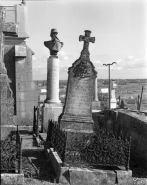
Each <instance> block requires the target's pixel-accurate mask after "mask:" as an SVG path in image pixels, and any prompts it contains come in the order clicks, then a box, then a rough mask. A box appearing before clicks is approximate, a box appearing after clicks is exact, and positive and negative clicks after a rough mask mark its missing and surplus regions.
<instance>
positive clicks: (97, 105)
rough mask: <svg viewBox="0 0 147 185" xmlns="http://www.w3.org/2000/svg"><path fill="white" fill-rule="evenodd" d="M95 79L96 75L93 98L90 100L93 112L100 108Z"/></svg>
mask: <svg viewBox="0 0 147 185" xmlns="http://www.w3.org/2000/svg"><path fill="white" fill-rule="evenodd" d="M97 80H98V78H97V77H96V78H95V81H94V100H93V102H92V111H93V112H97V111H98V110H100V102H99V100H98V91H97V88H98V83H97Z"/></svg>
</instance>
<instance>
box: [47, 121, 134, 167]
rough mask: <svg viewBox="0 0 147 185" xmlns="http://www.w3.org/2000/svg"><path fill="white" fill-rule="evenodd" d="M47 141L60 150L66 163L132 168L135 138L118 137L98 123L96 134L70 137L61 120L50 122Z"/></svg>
mask: <svg viewBox="0 0 147 185" xmlns="http://www.w3.org/2000/svg"><path fill="white" fill-rule="evenodd" d="M47 142H50V144H51V145H52V147H54V150H55V151H57V153H58V155H59V156H60V158H61V160H62V161H63V162H64V164H66V165H69V166H76V167H89V168H97V167H98V166H103V167H106V166H108V167H110V166H113V167H118V166H119V167H123V168H124V167H125V169H126V170H128V169H129V162H130V146H131V138H129V140H127V139H126V138H125V139H124V138H123V136H122V135H121V136H116V135H115V134H113V133H112V132H111V130H110V131H109V132H108V131H107V129H106V128H103V127H100V126H99V125H97V127H96V128H95V131H94V133H91V134H87V135H85V134H77V135H76V132H75V133H73V134H72V137H70V138H68V140H67V133H66V131H64V130H62V129H61V128H60V125H59V124H58V123H57V122H53V121H52V120H50V121H49V125H48V132H47Z"/></svg>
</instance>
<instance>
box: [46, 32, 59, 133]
mask: <svg viewBox="0 0 147 185" xmlns="http://www.w3.org/2000/svg"><path fill="white" fill-rule="evenodd" d="M57 34H58V32H57V30H56V29H52V30H51V35H50V36H51V38H52V40H51V41H45V42H44V45H45V46H46V47H47V48H48V49H49V50H50V55H51V56H50V57H49V58H48V60H47V96H46V100H45V101H44V106H43V126H44V128H45V130H47V128H48V120H49V119H50V120H51V119H52V120H53V121H58V117H59V115H60V114H61V113H62V109H63V106H62V103H61V101H60V100H59V58H58V56H57V53H58V52H59V51H60V49H61V48H62V47H63V43H62V42H60V40H59V39H58V38H57Z"/></svg>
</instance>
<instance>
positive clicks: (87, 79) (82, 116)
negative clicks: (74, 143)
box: [60, 30, 97, 130]
mask: <svg viewBox="0 0 147 185" xmlns="http://www.w3.org/2000/svg"><path fill="white" fill-rule="evenodd" d="M90 34H91V31H88V30H86V31H85V36H82V35H80V37H79V41H84V47H83V50H82V52H81V56H80V58H79V59H78V60H76V61H75V62H74V63H73V64H72V67H70V68H69V69H68V74H69V76H68V83H67V91H66V100H65V105H64V108H63V113H62V115H61V116H60V126H61V128H64V129H76V130H92V129H93V119H92V101H93V90H94V83H95V78H96V77H97V72H96V71H95V70H94V65H93V64H92V62H91V61H90V58H89V55H90V53H89V51H88V49H89V48H88V47H89V42H92V43H94V42H95V37H90Z"/></svg>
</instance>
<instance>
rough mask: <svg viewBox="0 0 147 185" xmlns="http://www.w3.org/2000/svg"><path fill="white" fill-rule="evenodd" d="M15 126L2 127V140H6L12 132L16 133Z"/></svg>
mask: <svg viewBox="0 0 147 185" xmlns="http://www.w3.org/2000/svg"><path fill="white" fill-rule="evenodd" d="M16 130H17V127H16V126H15V125H1V138H0V139H1V140H5V139H6V138H7V136H8V135H9V134H10V132H12V131H16Z"/></svg>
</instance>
